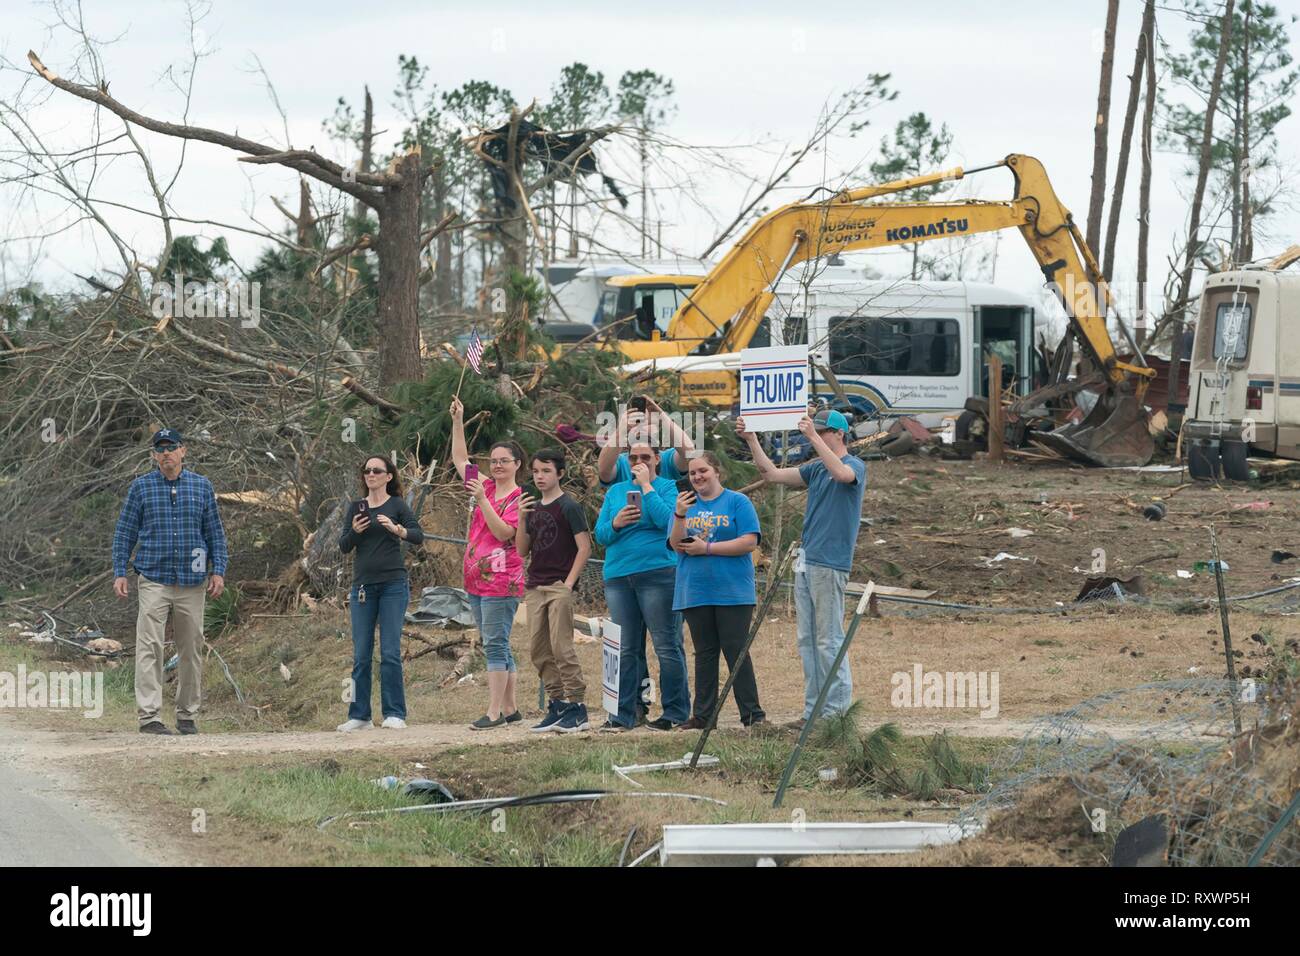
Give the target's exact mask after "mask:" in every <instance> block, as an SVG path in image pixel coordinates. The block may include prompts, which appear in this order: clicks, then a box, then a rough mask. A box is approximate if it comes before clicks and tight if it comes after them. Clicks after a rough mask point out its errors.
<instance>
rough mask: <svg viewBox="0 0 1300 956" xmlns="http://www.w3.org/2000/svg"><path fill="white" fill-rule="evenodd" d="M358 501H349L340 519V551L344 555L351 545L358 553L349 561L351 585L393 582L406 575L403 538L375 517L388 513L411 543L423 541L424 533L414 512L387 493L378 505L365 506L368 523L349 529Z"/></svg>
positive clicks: (402, 500)
mask: <svg viewBox="0 0 1300 956" xmlns="http://www.w3.org/2000/svg"><path fill="white" fill-rule="evenodd" d="M360 504H361V502H360V500H358V501H354V502H352V504H351V505H349V506H348V513H347V514H346V515H345V516H344V519H343V533H342V534H340V535H339V550H340V551H342V552H343V553H344V554H347V553H348V552H349V551H351V550H352V549H353V548H355V549H356V552H357V556H356V558H355V560H354V561H353V563H352V583H353V584H380V583H382V582H384V581H396V580H398V579H399V578H403V577H405V576H406V562H405V561H403V560H402V548H401V542H402V539H401V538H399V537H398V536H397V535H395V534H392V533H391V532H388V531H385V530H384V529H383V528H381V527H380V526H379V521H378V520H377V519H378V516H379V515H387V516H388V518H389V519H390V520H392V522H393V523H394V524H399V525H401V526H402V527H404V528H405V529H406V540H407V541H408V542H410V543H411V544H420V543H421V542H423V541H424V532H423V531H422V530H420V523H419V522H418V521H417V520H416V519H415V512H414V511H412V510H411V506H410V505H408V504H407V503H406V501H405V500H404V499H402V498H399V497H397V496H396V495H390V496H389V498H388V500H387V501H385V502H384V503H383V504H382V505H380V506H379V507H377V508H376V507H374V506H373V505H370V506H367V507H368V511H369V514H370V525H369V527H367V528H366V530H365V531H363V532H361V533H360V534H357V533H356V532H355V531H353V530H352V519H353V518H354V517H356V514H357V511H358V509H359V506H360Z"/></svg>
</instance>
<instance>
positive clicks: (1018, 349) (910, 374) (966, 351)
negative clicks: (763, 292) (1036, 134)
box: [624, 279, 1046, 435]
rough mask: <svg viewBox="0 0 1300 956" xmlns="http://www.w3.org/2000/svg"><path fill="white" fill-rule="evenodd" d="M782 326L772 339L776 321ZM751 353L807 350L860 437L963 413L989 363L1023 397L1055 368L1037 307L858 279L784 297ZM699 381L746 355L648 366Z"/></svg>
mask: <svg viewBox="0 0 1300 956" xmlns="http://www.w3.org/2000/svg"><path fill="white" fill-rule="evenodd" d="M778 316H779V317H780V319H781V322H780V325H781V326H782V328H781V329H780V330H778V331H777V334H776V335H772V334H771V329H770V328H768V326H770V325H771V322H772V319H773V318H774V317H778ZM763 325H764V327H762V328H760V331H759V333H757V334H756V335H755V336H754V338H753V340H752V341H751V342H750V346H751V347H753V348H759V347H763V346H767V345H772V344H779V343H780V342H781V341H782V340H784V342H785V343H786V344H799V343H803V342H807V343H808V345H809V347H810V348H809V352H810V357H811V358H812V360H813V362H814V363H815V367H814V371H813V377H812V379H811V381H812V383H813V389H814V393H815V394H816V395H817V396H819V397H822V398H826V399H828V400H833V399H834V398H835V392H834V389H833V387H832V386H831V384H830V382H828V381H827V380H826V378H825V376H823V375H822V374H821V372H820V371H819V370H817V368H816V366H821V367H822V368H829V369H830V371H831V374H832V375H834V377H835V379H836V380H837V382H838V383H839V385H840V388H841V389H842V390H843V391H844V393H845V396H846V397H847V399H848V401H849V403H850V404H851V405H852V406H853V411H854V413H855V417H856V419H857V420H858V421H859V422H861V423H862V424H861V425H860V426H859V427H857V428H855V432H856V433H857V434H859V435H866V434H870V433H871V432H873V431H875V430H876V428H877V427H879V426H880V424H881V423H882V420H883V421H884V422H885V423H887V422H888V420H890V419H893V418H897V417H899V416H901V415H908V416H912V417H914V418H917V419H919V420H920V421H921V422H922V423H923V424H925V425H926V426H928V427H939V426H941V425H942V423H943V420H944V419H945V418H951V417H953V416H954V415H957V414H960V413H961V411H962V410H963V409H964V407H965V402H966V399H967V398H969V397H970V396H972V395H979V396H985V395H987V393H988V387H987V371H986V368H985V358H986V356H987V355H988V354H989V353H991V352H992V353H997V354H998V355H1000V356H1001V358H1002V359H1003V363H1004V372H1003V376H1004V386H1005V384H1007V383H1008V382H1011V381H1014V383H1015V391H1016V394H1019V395H1024V394H1027V393H1028V392H1030V391H1031V390H1032V389H1033V388H1034V387H1036V386H1037V385H1040V384H1042V383H1043V381H1044V380H1045V377H1046V368H1045V367H1044V364H1043V362H1042V360H1041V358H1040V357H1039V353H1038V351H1037V350H1036V349H1035V348H1034V341H1035V336H1036V335H1037V330H1038V329H1040V328H1042V327H1044V326H1045V325H1046V318H1045V317H1044V316H1043V315H1042V314H1041V310H1039V309H1038V308H1037V307H1036V303H1035V302H1034V300H1033V299H1031V298H1029V297H1028V296H1025V295H1023V294H1021V293H1019V292H1015V291H1012V290H1010V289H1005V288H1000V287H998V286H994V285H989V284H987V283H983V282H964V281H944V282H941V281H912V280H908V279H857V280H853V281H842V282H835V283H833V284H831V285H828V286H823V287H818V288H813V289H810V290H808V291H806V292H805V291H804V290H803V289H793V290H792V289H789V288H788V287H787V286H786V284H785V283H782V284H781V285H780V286H778V291H777V296H776V299H775V300H774V302H773V304H772V306H771V307H770V308H769V309H768V319H767V320H766V321H765V322H764V324H763ZM651 365H653V366H655V367H656V368H658V369H660V370H665V371H668V370H671V371H676V372H678V373H680V374H682V375H684V376H689V375H690V374H691V373H708V372H721V371H731V372H735V371H736V370H738V369H739V366H740V356H739V353H732V354H723V355H698V356H697V355H687V356H680V357H673V358H661V359H650V360H646V361H642V362H636V363H632V364H630V365H627V366H624V369H625V370H626V371H636V370H640V369H643V368H646V367H648V366H651Z"/></svg>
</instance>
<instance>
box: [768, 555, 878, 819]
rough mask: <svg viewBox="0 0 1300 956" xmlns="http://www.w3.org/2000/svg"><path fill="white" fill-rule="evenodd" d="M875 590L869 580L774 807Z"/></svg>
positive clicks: (791, 760)
mask: <svg viewBox="0 0 1300 956" xmlns="http://www.w3.org/2000/svg"><path fill="white" fill-rule="evenodd" d="M875 590H876V582H875V581H868V582H867V586H866V587H865V588H863V590H862V599H861V600H859V601H858V609H857V610H856V611H854V612H853V621H852V623H850V624H849V632H848V633H847V634H845V635H844V643H843V644H841V645H840V651H839V653H838V654H836V655H835V663H833V664H831V668H830V670H829V671H828V672H827V674H826V680H825V682H824V683H823V684H822V689H821V693H819V694H818V695H817V702H816V703H815V704H813V711H812V715H811V716H810V717H809V718H808V719H807V720H806V721H804V725H803V730H802V731H800V733H799V742H798V743H797V744H795V745H794V753H792V754H790V761H789V763H787V764H786V765H785V773H783V774H781V783H780V785H779V786H778V787H777V788H776V799H775V800H774V801H772V808H773V809H777V808H779V807H780V806H781V801H782V800H784V799H785V788H786V787H788V786H789V785H790V777H791V776H793V775H794V768H795V766H796V765H798V763H799V755H800V754H801V753H802V752H803V746H804V744H805V743H807V742H808V735H809V734H810V733H811V732H812V728H813V724H815V723H817V718H818V717H820V716H821V712H822V707H824V706H825V705H826V695H827V693H828V692H829V691H830V688H831V683H832V681H833V680H834V677H835V672H836V671H838V670H839V669H840V664H842V663H843V662H844V655H845V654H847V653H848V652H849V644H850V643H852V641H853V633H854V632H855V631H856V630H857V629H858V622H859V621H860V620H862V615H863V614H865V613H866V612H867V605H868V604H870V603H871V595H872V594H873V593H874V592H875Z"/></svg>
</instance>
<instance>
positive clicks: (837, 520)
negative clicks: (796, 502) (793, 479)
mask: <svg viewBox="0 0 1300 956" xmlns="http://www.w3.org/2000/svg"><path fill="white" fill-rule="evenodd" d="M840 461H842V462H844V464H846V465H848V466H849V467H850V468H852V469H853V474H854V475H856V476H857V480H856V481H854V482H852V483H851V484H848V483H845V482H840V481H836V480H835V479H834V478H832V477H831V473H830V472H829V471H827V470H826V466H825V465H824V464H823V463H822V460H821V459H820V458H814V459H813V460H812V461H810V462H806V463H804V464H802V465H800V466H799V477H800V478H802V479H803V483H804V484H805V485H807V486H808V504H807V506H806V507H805V508H804V513H803V541H802V545H803V556H804V561H805V562H806V563H808V564H816V565H819V566H821V567H823V568H835V569H836V570H839V571H852V570H853V549H854V548H855V547H856V546H857V543H858V523H859V521H860V520H861V518H862V492H863V491H865V490H866V488H867V466H866V464H865V463H864V462H863V461H862V459H861V458H858V457H856V456H855V455H845V456H844V457H843V458H841V459H840Z"/></svg>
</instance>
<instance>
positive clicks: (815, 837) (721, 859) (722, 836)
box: [659, 821, 981, 866]
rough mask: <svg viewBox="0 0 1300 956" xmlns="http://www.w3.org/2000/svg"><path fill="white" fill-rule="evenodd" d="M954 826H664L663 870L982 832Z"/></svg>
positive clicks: (908, 848) (911, 845) (896, 848)
mask: <svg viewBox="0 0 1300 956" xmlns="http://www.w3.org/2000/svg"><path fill="white" fill-rule="evenodd" d="M980 829H981V827H980V826H979V825H978V824H968V825H966V826H959V825H957V824H953V823H913V822H910V821H908V822H904V821H899V822H886V823H805V824H803V825H802V826H799V827H792V826H790V824H789V823H721V824H702V825H690V826H676V825H667V826H665V827H664V840H663V848H662V849H661V850H660V851H659V864H660V866H718V865H721V864H728V863H729V864H739V865H745V864H749V865H755V864H757V863H758V862H759V861H761V860H773V861H777V860H792V859H796V858H798V857H803V856H825V855H830V856H860V855H866V854H877V853H909V852H912V851H913V850H919V849H922V848H923V847H928V846H943V845H945V844H951V843H957V842H958V841H960V840H963V839H965V838H966V837H969V836H973V835H975V834H976V833H979V832H980Z"/></svg>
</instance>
